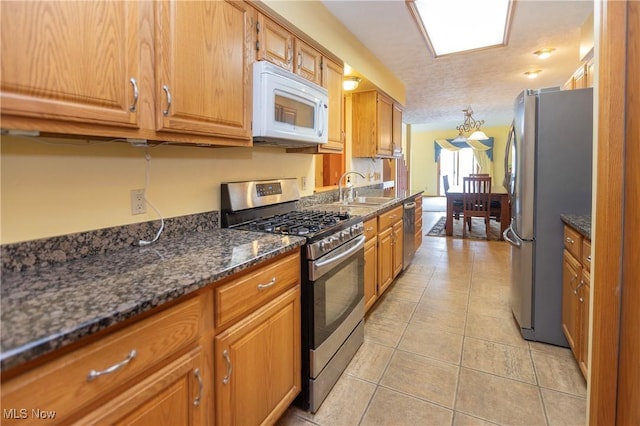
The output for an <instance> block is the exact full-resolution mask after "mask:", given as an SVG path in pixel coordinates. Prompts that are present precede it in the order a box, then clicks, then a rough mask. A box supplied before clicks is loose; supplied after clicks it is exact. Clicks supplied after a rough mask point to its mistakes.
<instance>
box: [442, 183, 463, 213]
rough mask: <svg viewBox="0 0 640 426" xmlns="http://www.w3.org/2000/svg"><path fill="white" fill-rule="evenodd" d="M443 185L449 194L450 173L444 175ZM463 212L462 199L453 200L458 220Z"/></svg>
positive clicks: (445, 192) (454, 211)
mask: <svg viewBox="0 0 640 426" xmlns="http://www.w3.org/2000/svg"><path fill="white" fill-rule="evenodd" d="M442 186H443V187H444V194H445V195H447V194H448V193H449V188H450V187H449V175H443V176H442ZM461 213H462V201H460V200H453V217H454V218H455V219H456V220H458V219H460V214H461Z"/></svg>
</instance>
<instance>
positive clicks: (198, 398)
mask: <svg viewBox="0 0 640 426" xmlns="http://www.w3.org/2000/svg"><path fill="white" fill-rule="evenodd" d="M193 375H194V376H195V377H196V380H197V381H198V386H199V389H198V396H196V398H195V399H194V400H193V405H195V406H196V407H197V406H199V405H200V401H202V389H203V388H204V383H202V376H201V375H200V369H199V368H196V369H195V370H193Z"/></svg>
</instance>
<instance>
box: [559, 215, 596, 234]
mask: <svg viewBox="0 0 640 426" xmlns="http://www.w3.org/2000/svg"><path fill="white" fill-rule="evenodd" d="M560 219H562V221H563V222H564V223H566V224H567V225H569V226H570V227H572V228H573V229H575V230H576V231H578V232H579V233H580V234H582V236H583V237H585V238H587V239H589V240H590V239H591V215H575V214H561V215H560Z"/></svg>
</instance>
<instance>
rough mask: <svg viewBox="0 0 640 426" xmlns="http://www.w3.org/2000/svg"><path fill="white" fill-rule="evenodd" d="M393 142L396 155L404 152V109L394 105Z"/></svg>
mask: <svg viewBox="0 0 640 426" xmlns="http://www.w3.org/2000/svg"><path fill="white" fill-rule="evenodd" d="M391 125H392V128H393V129H392V140H391V150H392V152H393V153H395V154H399V153H401V152H402V109H401V108H400V105H397V104H393V115H392V118H391Z"/></svg>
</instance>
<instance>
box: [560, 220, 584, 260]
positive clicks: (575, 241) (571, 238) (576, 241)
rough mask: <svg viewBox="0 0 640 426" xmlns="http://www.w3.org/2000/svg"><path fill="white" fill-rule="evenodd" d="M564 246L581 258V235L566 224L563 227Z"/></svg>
mask: <svg viewBox="0 0 640 426" xmlns="http://www.w3.org/2000/svg"><path fill="white" fill-rule="evenodd" d="M564 247H565V248H566V249H567V250H569V253H571V254H572V255H573V257H575V258H576V259H578V260H582V255H581V254H580V252H581V250H582V235H580V233H578V231H576V230H574V229H573V228H570V227H568V226H565V227H564Z"/></svg>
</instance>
